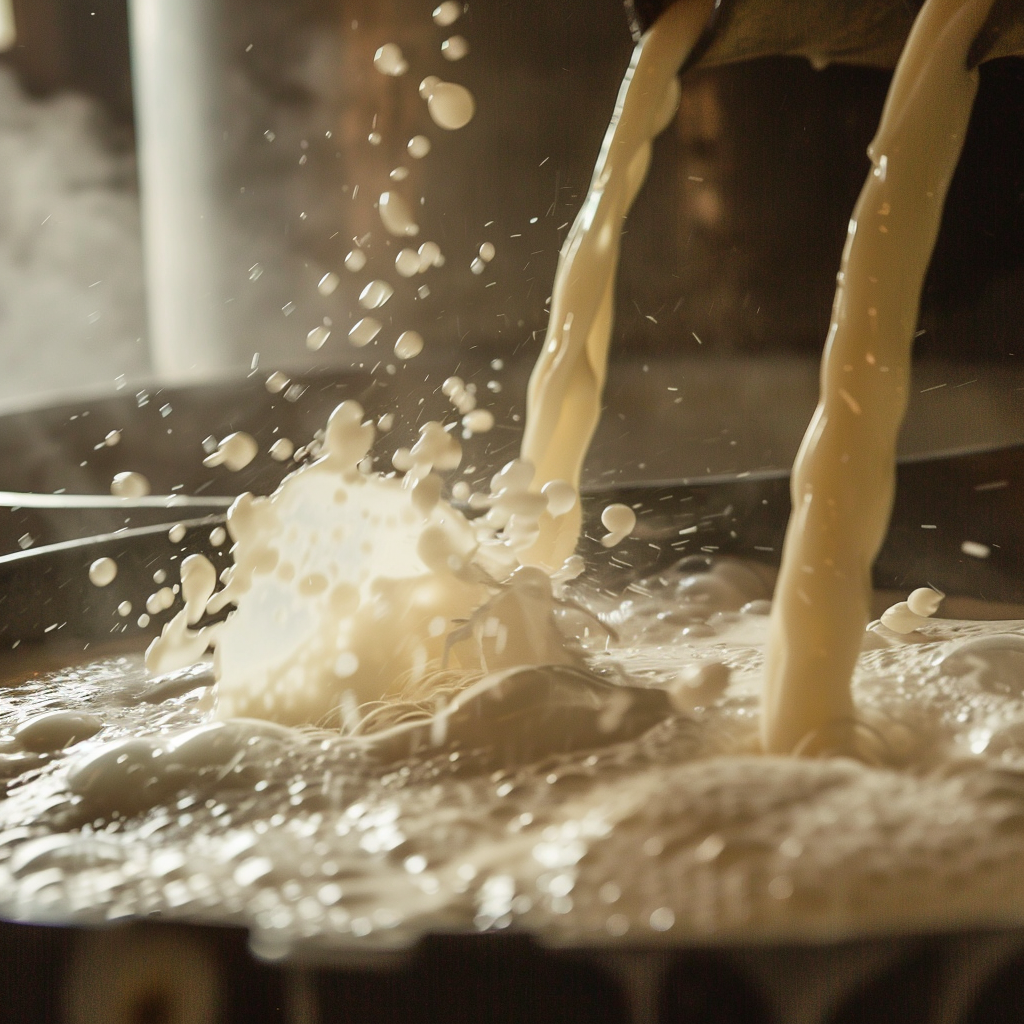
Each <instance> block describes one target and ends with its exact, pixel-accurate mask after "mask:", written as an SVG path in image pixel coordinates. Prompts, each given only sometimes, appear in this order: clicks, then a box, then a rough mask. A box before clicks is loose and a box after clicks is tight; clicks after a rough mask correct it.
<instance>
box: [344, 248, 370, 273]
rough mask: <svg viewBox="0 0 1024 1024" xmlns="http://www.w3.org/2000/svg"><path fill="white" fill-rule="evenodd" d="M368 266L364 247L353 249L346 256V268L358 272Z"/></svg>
mask: <svg viewBox="0 0 1024 1024" xmlns="http://www.w3.org/2000/svg"><path fill="white" fill-rule="evenodd" d="M365 266H366V253H365V252H363V250H362V249H353V250H352V251H351V252H350V253H349V254H348V255H347V256H346V257H345V269H346V270H351V271H352V273H353V274H358V273H359V271H360V270H362V269H363V267H365Z"/></svg>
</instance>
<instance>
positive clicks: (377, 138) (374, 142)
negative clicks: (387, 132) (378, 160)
mask: <svg viewBox="0 0 1024 1024" xmlns="http://www.w3.org/2000/svg"><path fill="white" fill-rule="evenodd" d="M366 141H367V142H368V143H369V144H370V145H371V146H379V145H380V144H381V143H382V142H383V141H384V136H383V135H381V133H380V132H370V134H369V135H367V136H366Z"/></svg>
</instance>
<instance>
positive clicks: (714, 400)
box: [0, 0, 1024, 488]
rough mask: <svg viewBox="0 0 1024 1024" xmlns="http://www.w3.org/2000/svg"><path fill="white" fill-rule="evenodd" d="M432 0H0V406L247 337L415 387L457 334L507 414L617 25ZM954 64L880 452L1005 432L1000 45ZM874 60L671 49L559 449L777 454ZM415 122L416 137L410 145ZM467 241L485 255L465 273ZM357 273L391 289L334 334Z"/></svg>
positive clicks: (609, 101) (713, 461) (156, 370)
mask: <svg viewBox="0 0 1024 1024" xmlns="http://www.w3.org/2000/svg"><path fill="white" fill-rule="evenodd" d="M5 2H6V0H5ZM432 6H433V0H288V2H284V0H174V2H171V0H132V2H128V0H13V2H12V3H11V13H13V17H14V22H15V25H16V30H17V34H16V40H15V42H14V45H13V47H12V48H11V49H10V50H8V52H7V53H6V54H5V55H4V56H3V58H2V59H0V366H2V367H3V373H0V408H2V409H5V410H15V409H22V410H23V409H26V408H38V407H40V406H43V405H51V406H52V405H54V403H61V407H62V408H63V405H64V404H67V403H68V402H72V403H73V402H77V401H79V400H80V399H81V398H82V397H83V396H93V397H97V396H104V395H111V396H117V395H118V392H119V390H120V391H121V392H122V393H123V395H124V396H125V397H127V396H128V395H129V394H130V395H136V394H138V393H140V391H141V392H142V393H145V394H147V396H148V394H149V393H150V392H153V393H157V392H158V390H159V389H160V388H161V387H169V386H172V385H182V384H186V385H189V386H191V385H194V384H196V383H209V382H224V381H231V380H238V381H241V380H244V379H245V378H246V376H247V375H248V374H250V372H252V371H254V370H255V372H256V373H257V374H259V375H260V379H261V380H262V379H263V378H265V376H266V374H267V373H269V372H270V371H271V370H274V369H283V370H284V371H285V372H287V373H288V374H290V375H293V376H294V375H296V374H304V375H306V376H307V377H309V376H310V375H312V376H314V377H315V376H316V375H317V374H326V375H327V376H329V377H331V378H332V379H333V378H334V377H336V376H337V375H338V374H339V373H340V374H345V373H352V374H363V375H370V376H376V377H379V378H381V379H385V380H386V379H387V376H388V375H390V377H391V378H393V380H392V381H391V383H393V384H394V383H401V382H404V386H405V389H406V391H405V392H404V393H408V394H415V393H416V391H417V388H420V389H422V386H423V382H424V380H427V381H429V382H431V383H430V389H433V388H436V386H437V384H439V383H440V381H441V380H443V379H444V377H445V376H447V375H448V374H449V373H451V372H453V371H454V370H455V369H456V367H461V369H460V370H459V372H460V373H465V374H467V375H469V376H473V375H475V377H478V378H479V384H478V387H479V390H480V395H481V404H483V405H488V404H490V405H491V406H492V408H493V409H494V411H495V413H496V415H497V416H498V418H499V423H500V425H501V426H503V427H505V428H507V430H510V431H512V432H513V433H514V432H515V431H516V430H518V426H517V424H520V423H521V415H522V411H523V408H522V406H523V395H524V390H525V380H526V375H527V374H528V371H529V367H530V365H531V363H532V360H533V358H534V356H535V354H536V352H537V350H538V348H539V344H540V338H541V337H542V336H543V331H544V328H545V325H546V319H547V311H546V301H547V298H548V296H549V295H550V289H551V282H552V278H553V275H554V270H555V264H556V259H557V254H558V249H559V247H560V245H561V242H562V240H563V239H564V237H565V234H566V232H567V230H568V227H569V225H570V224H571V222H572V219H573V217H574V216H575V214H576V211H577V209H578V207H579V205H580V202H581V200H582V198H583V196H584V195H585V192H586V188H587V184H588V181H589V178H590V174H591V171H592V168H593V163H594V159H595V157H596V154H597V150H598V147H599V145H600V140H601V137H602V135H603V133H604V129H605V126H606V124H607V121H608V117H609V115H610V112H611V109H612V106H613V103H614V97H615V94H616V91H617V89H618V86H619V83H620V81H621V78H622V74H623V72H624V70H625V67H626V65H627V63H628V59H629V54H630V52H631V49H632V45H633V44H632V40H631V39H630V37H629V33H628V30H627V27H626V26H627V23H626V18H625V16H624V14H623V11H622V8H621V5H620V3H619V0H586V2H582V0H572V2H570V0H565V2H555V3H552V2H550V0H547V2H544V0H517V2H512V0H476V2H470V3H469V4H467V5H463V8H462V11H461V13H460V16H459V17H458V20H457V21H455V22H454V23H453V24H452V25H450V26H448V27H439V26H438V25H437V24H435V23H434V21H433V20H432V19H431V8H432ZM453 35H457V36H459V37H462V38H463V39H465V40H466V41H467V42H468V53H467V54H466V55H465V56H464V57H462V58H461V59H459V60H457V61H452V60H449V59H446V56H445V53H444V52H443V51H442V47H441V44H442V42H443V41H444V40H446V39H447V38H449V37H450V36H453ZM389 42H393V43H397V44H398V45H399V46H400V47H401V48H402V51H403V53H404V55H405V59H406V60H407V61H408V63H409V65H410V67H409V71H408V72H407V73H406V74H405V75H403V76H401V77H390V76H387V75H384V74H381V73H380V72H379V71H377V70H376V69H375V68H374V66H373V56H374V53H375V51H376V50H377V49H378V47H380V46H381V45H383V44H385V43H389ZM453 52H454V51H452V50H449V52H448V56H449V57H450V56H452V55H453ZM133 71H134V75H133ZM429 74H435V75H439V76H441V77H443V78H447V79H451V80H453V81H457V82H460V83H462V84H465V85H466V86H468V87H469V88H470V89H471V91H472V92H473V93H474V95H475V97H476V101H477V113H476V116H475V117H474V119H473V120H472V121H471V122H470V123H469V125H468V126H466V127H465V128H464V129H462V130H461V131H457V132H447V131H443V130H441V129H439V128H438V127H437V126H436V125H434V124H433V122H432V121H431V120H430V117H429V116H428V113H427V110H426V104H425V103H424V102H423V100H422V99H421V98H420V96H419V95H418V94H417V89H416V85H417V83H418V82H419V81H420V80H421V79H422V78H423V77H425V76H426V75H429ZM982 77H983V84H982V89H981V94H980V97H979V102H978V107H977V109H976V111H975V116H974V120H973V122H972V127H971V135H970V138H969V140H968V143H967V147H966V151H965V156H964V160H963V162H962V166H961V167H960V169H959V171H958V174H957V178H956V180H955V182H954V184H953V188H952V191H951V196H950V201H949V204H948V208H947V215H946V218H945V222H944V227H943V232H942V236H941V238H940V241H939V246H938V250H937V253H936V257H935V260H934V261H933V267H932V271H931V273H930V276H929V280H928V283H927V286H926V291H925V298H924V304H923V311H922V319H921V325H920V328H921V329H920V336H919V338H918V341H917V352H916V355H917V365H918V369H917V381H916V383H915V388H914V396H913V400H912V410H911V415H910V418H909V420H908V424H907V427H906V429H905V432H904V439H903V450H904V453H905V454H907V453H910V454H912V453H916V452H922V451H928V450H939V449H949V448H956V447H964V446H974V445H988V444H1000V443H1008V442H1011V441H1015V440H1020V439H1022V438H1024V416H1021V415H1020V402H1021V398H1022V396H1024V370H1018V365H1019V364H1020V363H1021V360H1022V359H1024V351H1018V350H1019V349H1021V348H1022V346H1024V337H1022V334H1024V326H1022V324H1024V318H1022V317H1021V316H1020V315H1019V308H1020V304H1021V295H1022V287H1021V286H1022V283H1024V280H1022V268H1024V231H1022V228H1024V136H1022V135H1021V133H1020V132H1019V130H1017V128H1016V125H1017V124H1018V122H1019V113H1020V109H1021V100H1022V99H1024V70H1022V67H1021V64H1020V63H1019V62H1018V61H1015V60H1003V61H996V62H993V63H991V64H988V65H985V67H984V68H983V72H982ZM133 78H134V87H133ZM887 82H888V74H887V73H886V72H883V71H879V70H872V69H854V68H846V67H832V68H828V69H825V70H817V71H816V70H813V69H812V68H811V67H810V66H809V65H808V64H807V62H806V61H803V60H798V59H777V60H761V61H755V62H749V63H746V64H743V65H737V66H733V67H726V68H717V69H708V70H698V71H697V72H695V73H693V74H690V75H688V76H687V77H686V80H685V81H684V87H683V97H682V103H681V105H680V110H679V113H678V115H677V117H676V119H675V121H674V123H673V124H672V126H671V127H670V128H669V129H668V130H667V131H666V132H665V133H664V134H663V135H662V137H661V138H660V139H659V140H658V143H657V146H656V152H655V157H654V162H653V166H652V170H651V174H650V177H649V180H648V182H647V184H646V185H645V187H644V189H643V191H642V192H641V194H640V197H639V199H638V201H637V204H636V207H635V209H634V211H633V214H632V215H631V217H630V219H629V221H628V223H627V225H626V229H625V237H624V244H623V258H622V269H621V273H620V277H619V284H618V292H617V321H616V331H615V338H614V348H613V370H612V374H611V377H610V383H609V388H608V395H607V401H608V410H607V412H606V416H605V422H604V423H603V424H602V428H601V434H600V435H599V438H598V440H597V443H596V445H595V449H594V452H593V454H592V458H591V463H590V466H589V468H588V473H589V475H590V477H591V478H592V479H596V478H600V477H601V476H602V475H606V474H608V473H609V472H612V470H613V469H616V468H617V469H619V470H622V469H623V467H628V469H629V470H630V471H631V472H632V474H633V475H638V476H641V477H644V476H647V477H671V476H679V475H693V474H698V473H699V474H703V473H712V472H732V471H739V470H747V469H754V468H759V467H764V466H785V465H787V464H788V462H789V460H790V459H791V458H792V455H793V452H794V451H795V448H796V445H797V443H798V441H799V437H800V435H801V433H802V431H803V428H804V425H805V424H806V421H807V418H808V416H809V414H810V411H811V409H812V408H813V404H814V400H815V394H816V379H817V360H818V357H819V354H820V349H821V345H822V341H823V339H824V336H825V331H826V328H827V324H828V317H829V310H830V305H831V300H832V291H833V287H834V281H835V273H836V270H837V268H838V261H839V254H840V251H841V246H842V242H843V239H844V236H845V231H846V223H847V219H848V217H849V212H850V210H851V208H852V205H853V202H854V200H855V198H856V195H857V192H858V190H859V188H860V184H861V182H862V181H863V177H864V174H865V172H866V169H867V166H868V164H867V159H866V156H865V147H866V145H867V143H868V141H869V140H870V137H871V134H872V132H873V130H874V127H875V125H876V124H877V119H878V115H879V112H880V110H881V104H882V101H883V99H884V94H885V89H886V86H887ZM419 134H422V135H424V136H425V137H426V138H427V139H429V141H430V143H431V150H430V152H429V153H428V154H427V155H426V156H424V157H422V158H419V159H414V158H412V157H411V156H410V154H409V152H408V151H407V148H406V147H407V142H408V140H409V139H410V138H412V137H413V136H415V135H419ZM396 169H398V170H397V174H396V175H395V177H392V176H391V174H392V172H393V171H396ZM396 179H397V180H396ZM140 182H141V188H140ZM389 190H390V191H391V192H392V193H394V192H397V193H399V194H400V195H402V196H403V197H405V199H406V200H407V201H408V203H409V204H410V206H411V207H412V208H413V209H414V211H415V215H416V219H417V221H418V223H419V225H420V233H419V235H418V236H417V238H416V239H415V240H414V241H413V242H412V244H413V245H414V246H415V245H418V244H420V243H422V242H423V241H427V240H430V241H435V242H436V243H437V244H438V246H439V247H440V249H441V252H442V253H443V255H444V259H445V263H444V266H443V267H435V268H432V269H430V270H429V271H427V272H426V273H423V274H417V275H415V276H414V277H413V278H412V279H406V278H403V277H402V276H401V275H400V274H399V273H398V272H397V271H396V267H395V257H396V255H397V253H398V251H399V250H400V249H401V248H402V247H403V246H404V245H406V244H409V243H408V242H407V241H406V240H404V239H396V238H394V237H392V236H391V235H389V234H388V233H387V232H386V231H384V230H383V228H382V225H381V220H380V217H379V215H378V211H377V209H375V206H376V202H377V199H378V197H379V196H380V194H381V193H382V192H385V191H389ZM140 194H141V196H142V201H141V202H140ZM140 211H141V212H140ZM144 238H145V241H143V239H144ZM486 242H489V243H491V244H492V245H493V246H494V250H495V255H494V258H493V260H492V261H491V262H489V263H487V264H485V265H481V266H478V267H477V268H475V269H476V270H480V271H481V272H479V273H477V272H475V270H474V267H473V261H474V259H475V258H476V256H477V253H478V250H479V247H480V246H481V244H483V243H486ZM353 251H359V252H361V253H362V254H363V256H364V257H365V266H363V267H362V269H361V270H359V271H358V272H350V271H349V270H348V269H346V256H347V255H348V254H349V253H350V252H353ZM360 259H362V257H360ZM350 262H351V261H350ZM325 278H326V279H327V280H326V281H325ZM373 279H380V280H384V281H386V282H388V284H389V285H390V286H392V287H393V288H394V295H393V296H392V298H391V299H390V301H389V302H388V303H387V304H386V305H385V306H384V307H382V308H381V309H380V310H378V311H376V312H374V314H373V315H374V316H376V317H377V318H378V319H379V320H380V322H381V324H382V329H381V331H380V334H379V335H378V336H377V337H376V338H375V339H374V341H372V342H371V343H370V344H369V345H367V346H366V347H362V348H356V347H354V346H353V345H351V344H350V343H349V342H348V340H347V335H348V332H349V330H350V328H351V327H352V325H353V324H354V323H355V322H356V321H358V320H359V319H360V318H361V317H363V316H365V315H366V311H365V310H364V309H361V308H360V306H359V304H358V301H357V300H358V296H359V294H360V292H361V290H362V289H363V287H364V286H365V285H366V284H367V283H368V282H369V281H370V280H373ZM318 328H321V329H322V330H320V332H319V333H318V334H315V335H314V336H313V342H314V344H315V343H318V342H320V341H321V340H322V338H323V335H324V334H325V333H326V332H327V331H329V332H330V335H329V337H327V338H326V340H325V341H323V343H322V347H320V348H316V349H313V348H311V347H310V345H309V344H308V343H307V336H309V335H310V332H314V331H317V329H318ZM405 330H416V331H417V332H419V333H420V334H421V335H422V336H423V339H424V343H425V348H424V351H423V353H422V355H420V356H418V357H416V358H415V359H412V360H409V361H407V362H403V361H402V360H400V359H397V358H396V357H395V355H394V353H393V351H392V347H393V345H394V342H395V339H396V337H397V335H398V334H400V333H401V332H402V331H405ZM495 360H497V362H495ZM496 366H500V367H501V369H500V371H499V370H495V369H494V367H496ZM474 379H475V378H474ZM125 389H128V390H127V391H126V390H125ZM147 389H148V390H147ZM488 389H489V390H488ZM392 399H394V394H392ZM147 401H148V398H147ZM128 404H129V405H131V404H132V403H130V402H129V403H128ZM143 404H145V403H143ZM158 406H159V403H154V406H153V408H151V409H150V410H149V412H152V411H153V409H155V408H156V407H158ZM139 408H140V409H141V408H142V406H141V405H139ZM147 415H148V413H147ZM197 415H209V416H212V413H210V412H209V411H208V412H207V413H205V414H197ZM317 415H319V412H318V413H317ZM216 426H217V424H216V423H214V422H211V423H210V425H209V431H208V432H214V431H215V428H216ZM496 436H497V435H496ZM501 438H502V440H501V444H500V445H499V444H498V443H497V442H494V445H493V447H494V448H495V450H498V449H500V450H502V451H506V450H509V448H510V446H511V445H512V444H513V443H512V441H510V439H509V438H510V435H509V434H508V433H506V434H504V435H501ZM93 440H94V439H93ZM140 441H141V435H140ZM69 458H70V457H69ZM63 480H64V478H63V477H61V476H60V474H56V475H54V474H52V473H51V474H47V480H46V482H47V483H48V484H50V485H52V486H59V485H60V483H61V482H63ZM76 484H77V486H88V485H89V482H88V480H81V479H79V480H77V481H76ZM97 486H100V487H101V488H102V487H104V486H105V485H104V484H97Z"/></svg>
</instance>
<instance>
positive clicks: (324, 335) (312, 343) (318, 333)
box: [306, 327, 331, 352]
mask: <svg viewBox="0 0 1024 1024" xmlns="http://www.w3.org/2000/svg"><path fill="white" fill-rule="evenodd" d="M330 336H331V332H330V329H329V328H327V327H314V328H313V330H311V331H310V332H309V333H308V334H307V335H306V348H308V349H309V350H310V351H311V352H318V351H319V350H320V349H322V348H323V347H324V342H326V341H327V339H328V338H329V337H330Z"/></svg>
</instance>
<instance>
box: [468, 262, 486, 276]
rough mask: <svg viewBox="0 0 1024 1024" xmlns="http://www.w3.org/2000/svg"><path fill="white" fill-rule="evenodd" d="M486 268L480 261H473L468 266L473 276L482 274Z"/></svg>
mask: <svg viewBox="0 0 1024 1024" xmlns="http://www.w3.org/2000/svg"><path fill="white" fill-rule="evenodd" d="M486 267H487V264H486V263H484V261H483V260H481V259H474V260H473V262H472V263H470V265H469V269H470V270H472V271H473V273H474V274H482V273H483V272H484V270H485V268H486Z"/></svg>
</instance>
